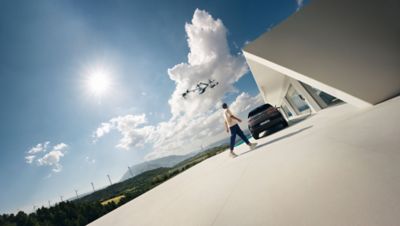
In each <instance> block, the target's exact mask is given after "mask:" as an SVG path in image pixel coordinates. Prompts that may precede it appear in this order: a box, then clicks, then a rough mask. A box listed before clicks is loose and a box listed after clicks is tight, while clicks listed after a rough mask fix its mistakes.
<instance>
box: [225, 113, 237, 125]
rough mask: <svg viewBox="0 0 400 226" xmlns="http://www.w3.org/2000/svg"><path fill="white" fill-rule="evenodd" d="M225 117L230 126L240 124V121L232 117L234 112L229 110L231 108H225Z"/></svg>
mask: <svg viewBox="0 0 400 226" xmlns="http://www.w3.org/2000/svg"><path fill="white" fill-rule="evenodd" d="M224 118H225V122H226V123H227V124H228V127H232V126H234V125H236V124H238V121H237V120H236V119H234V118H233V117H232V112H231V111H230V110H229V108H227V109H224Z"/></svg>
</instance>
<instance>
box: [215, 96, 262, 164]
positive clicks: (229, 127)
mask: <svg viewBox="0 0 400 226" xmlns="http://www.w3.org/2000/svg"><path fill="white" fill-rule="evenodd" d="M222 108H223V109H224V120H225V129H226V132H227V133H229V131H230V132H231V144H230V149H231V156H232V157H236V156H237V155H236V154H235V153H234V152H233V149H234V147H235V140H236V134H237V135H239V137H240V138H242V140H243V141H244V142H246V144H247V145H248V146H249V147H250V149H254V148H255V147H256V146H257V143H250V141H249V140H248V139H247V137H246V136H245V135H244V133H243V131H242V130H241V129H240V127H239V124H238V123H240V122H242V120H241V119H240V118H238V117H236V116H235V115H233V114H232V112H231V111H230V110H229V108H228V105H227V104H226V103H223V104H222Z"/></svg>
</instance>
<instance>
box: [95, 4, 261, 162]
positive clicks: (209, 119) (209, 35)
mask: <svg viewBox="0 0 400 226" xmlns="http://www.w3.org/2000/svg"><path fill="white" fill-rule="evenodd" d="M185 30H186V33H187V42H188V46H189V49H190V52H189V53H188V62H183V63H180V64H177V65H175V66H174V67H172V68H170V69H168V75H169V77H170V79H171V80H173V81H174V82H175V84H176V88H175V91H174V92H173V94H172V96H171V98H170V99H169V105H170V109H171V114H172V117H171V118H170V119H169V120H167V121H164V122H161V123H159V124H157V125H155V126H152V125H147V124H146V123H147V120H146V117H145V115H144V114H143V115H139V116H138V115H136V116H134V115H126V116H120V117H116V118H113V119H111V120H109V121H108V122H104V123H102V124H101V125H100V126H99V128H98V129H97V130H96V132H95V136H94V137H95V138H100V137H102V136H103V135H105V134H107V133H109V132H110V130H111V129H115V130H117V131H119V133H120V134H121V136H122V138H121V139H120V141H119V143H118V144H117V147H118V148H123V149H130V148H132V147H140V146H143V145H144V144H145V143H149V144H152V145H153V150H154V151H153V152H151V153H150V154H149V155H148V156H147V158H148V159H152V158H157V157H161V156H165V155H170V154H183V153H185V152H189V151H193V148H196V147H199V146H200V145H201V144H202V142H204V140H209V139H210V138H212V137H215V136H216V135H218V134H221V133H222V132H223V129H224V125H223V117H222V110H221V104H222V100H223V99H224V98H225V97H226V95H227V94H229V93H231V94H232V93H238V91H237V90H236V88H235V87H234V84H235V83H236V82H237V81H238V80H239V79H240V78H241V77H242V76H243V75H244V74H246V73H247V72H248V67H247V64H246V62H245V59H244V57H243V56H242V55H241V54H238V55H235V54H231V53H230V50H229V47H228V41H227V29H226V28H225V26H224V25H223V23H222V21H221V20H219V19H214V18H212V16H211V15H210V14H209V13H207V12H206V11H203V10H198V9H196V11H195V12H194V15H193V19H192V21H191V23H187V24H186V25H185ZM209 79H214V80H216V81H218V82H219V85H218V86H216V87H214V88H213V89H211V88H209V89H207V91H206V92H205V93H204V94H202V95H198V94H194V93H193V94H190V95H188V96H187V98H185V99H184V98H182V93H183V92H185V90H186V89H189V88H191V87H194V86H195V85H196V84H197V83H198V82H200V81H203V82H207V81H208V80H209ZM260 103H262V100H261V98H260V96H256V97H252V96H250V95H249V94H246V93H241V94H240V95H238V96H237V98H236V100H235V101H234V103H233V104H232V106H231V107H232V110H233V111H235V112H236V113H237V114H238V115H240V113H243V112H244V111H248V110H250V108H251V107H254V106H256V105H258V104H260ZM139 118H140V120H139ZM138 122H139V123H138Z"/></svg>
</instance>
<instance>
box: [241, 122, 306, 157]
mask: <svg viewBox="0 0 400 226" xmlns="http://www.w3.org/2000/svg"><path fill="white" fill-rule="evenodd" d="M311 127H313V126H307V127H304V128H302V129H299V130H297V131H295V132H291V133H288V134H286V135H284V136H281V137H277V138H275V139H273V140H271V141H268V142H267V143H265V144H262V145H259V146H257V147H256V148H255V149H253V150H250V151H246V152H244V153H242V154H240V155H239V156H241V155H245V154H247V153H250V152H252V151H255V150H257V149H259V148H261V147H264V146H266V145H268V144H272V143H275V142H277V141H280V140H282V139H285V138H288V137H291V136H294V135H296V134H298V133H301V132H303V131H304V130H308V129H310V128H311Z"/></svg>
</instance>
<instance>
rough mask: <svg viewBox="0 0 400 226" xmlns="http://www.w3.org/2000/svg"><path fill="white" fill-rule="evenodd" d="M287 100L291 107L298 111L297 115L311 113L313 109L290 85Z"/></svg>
mask: <svg viewBox="0 0 400 226" xmlns="http://www.w3.org/2000/svg"><path fill="white" fill-rule="evenodd" d="M286 99H287V101H288V102H289V103H290V105H291V106H292V107H293V108H294V109H295V110H297V114H305V113H310V112H311V109H310V107H309V106H308V104H307V102H306V101H305V99H304V97H303V96H302V95H300V94H299V93H298V92H297V90H296V89H295V88H294V87H293V86H292V85H290V87H289V89H288V92H287V94H286Z"/></svg>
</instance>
